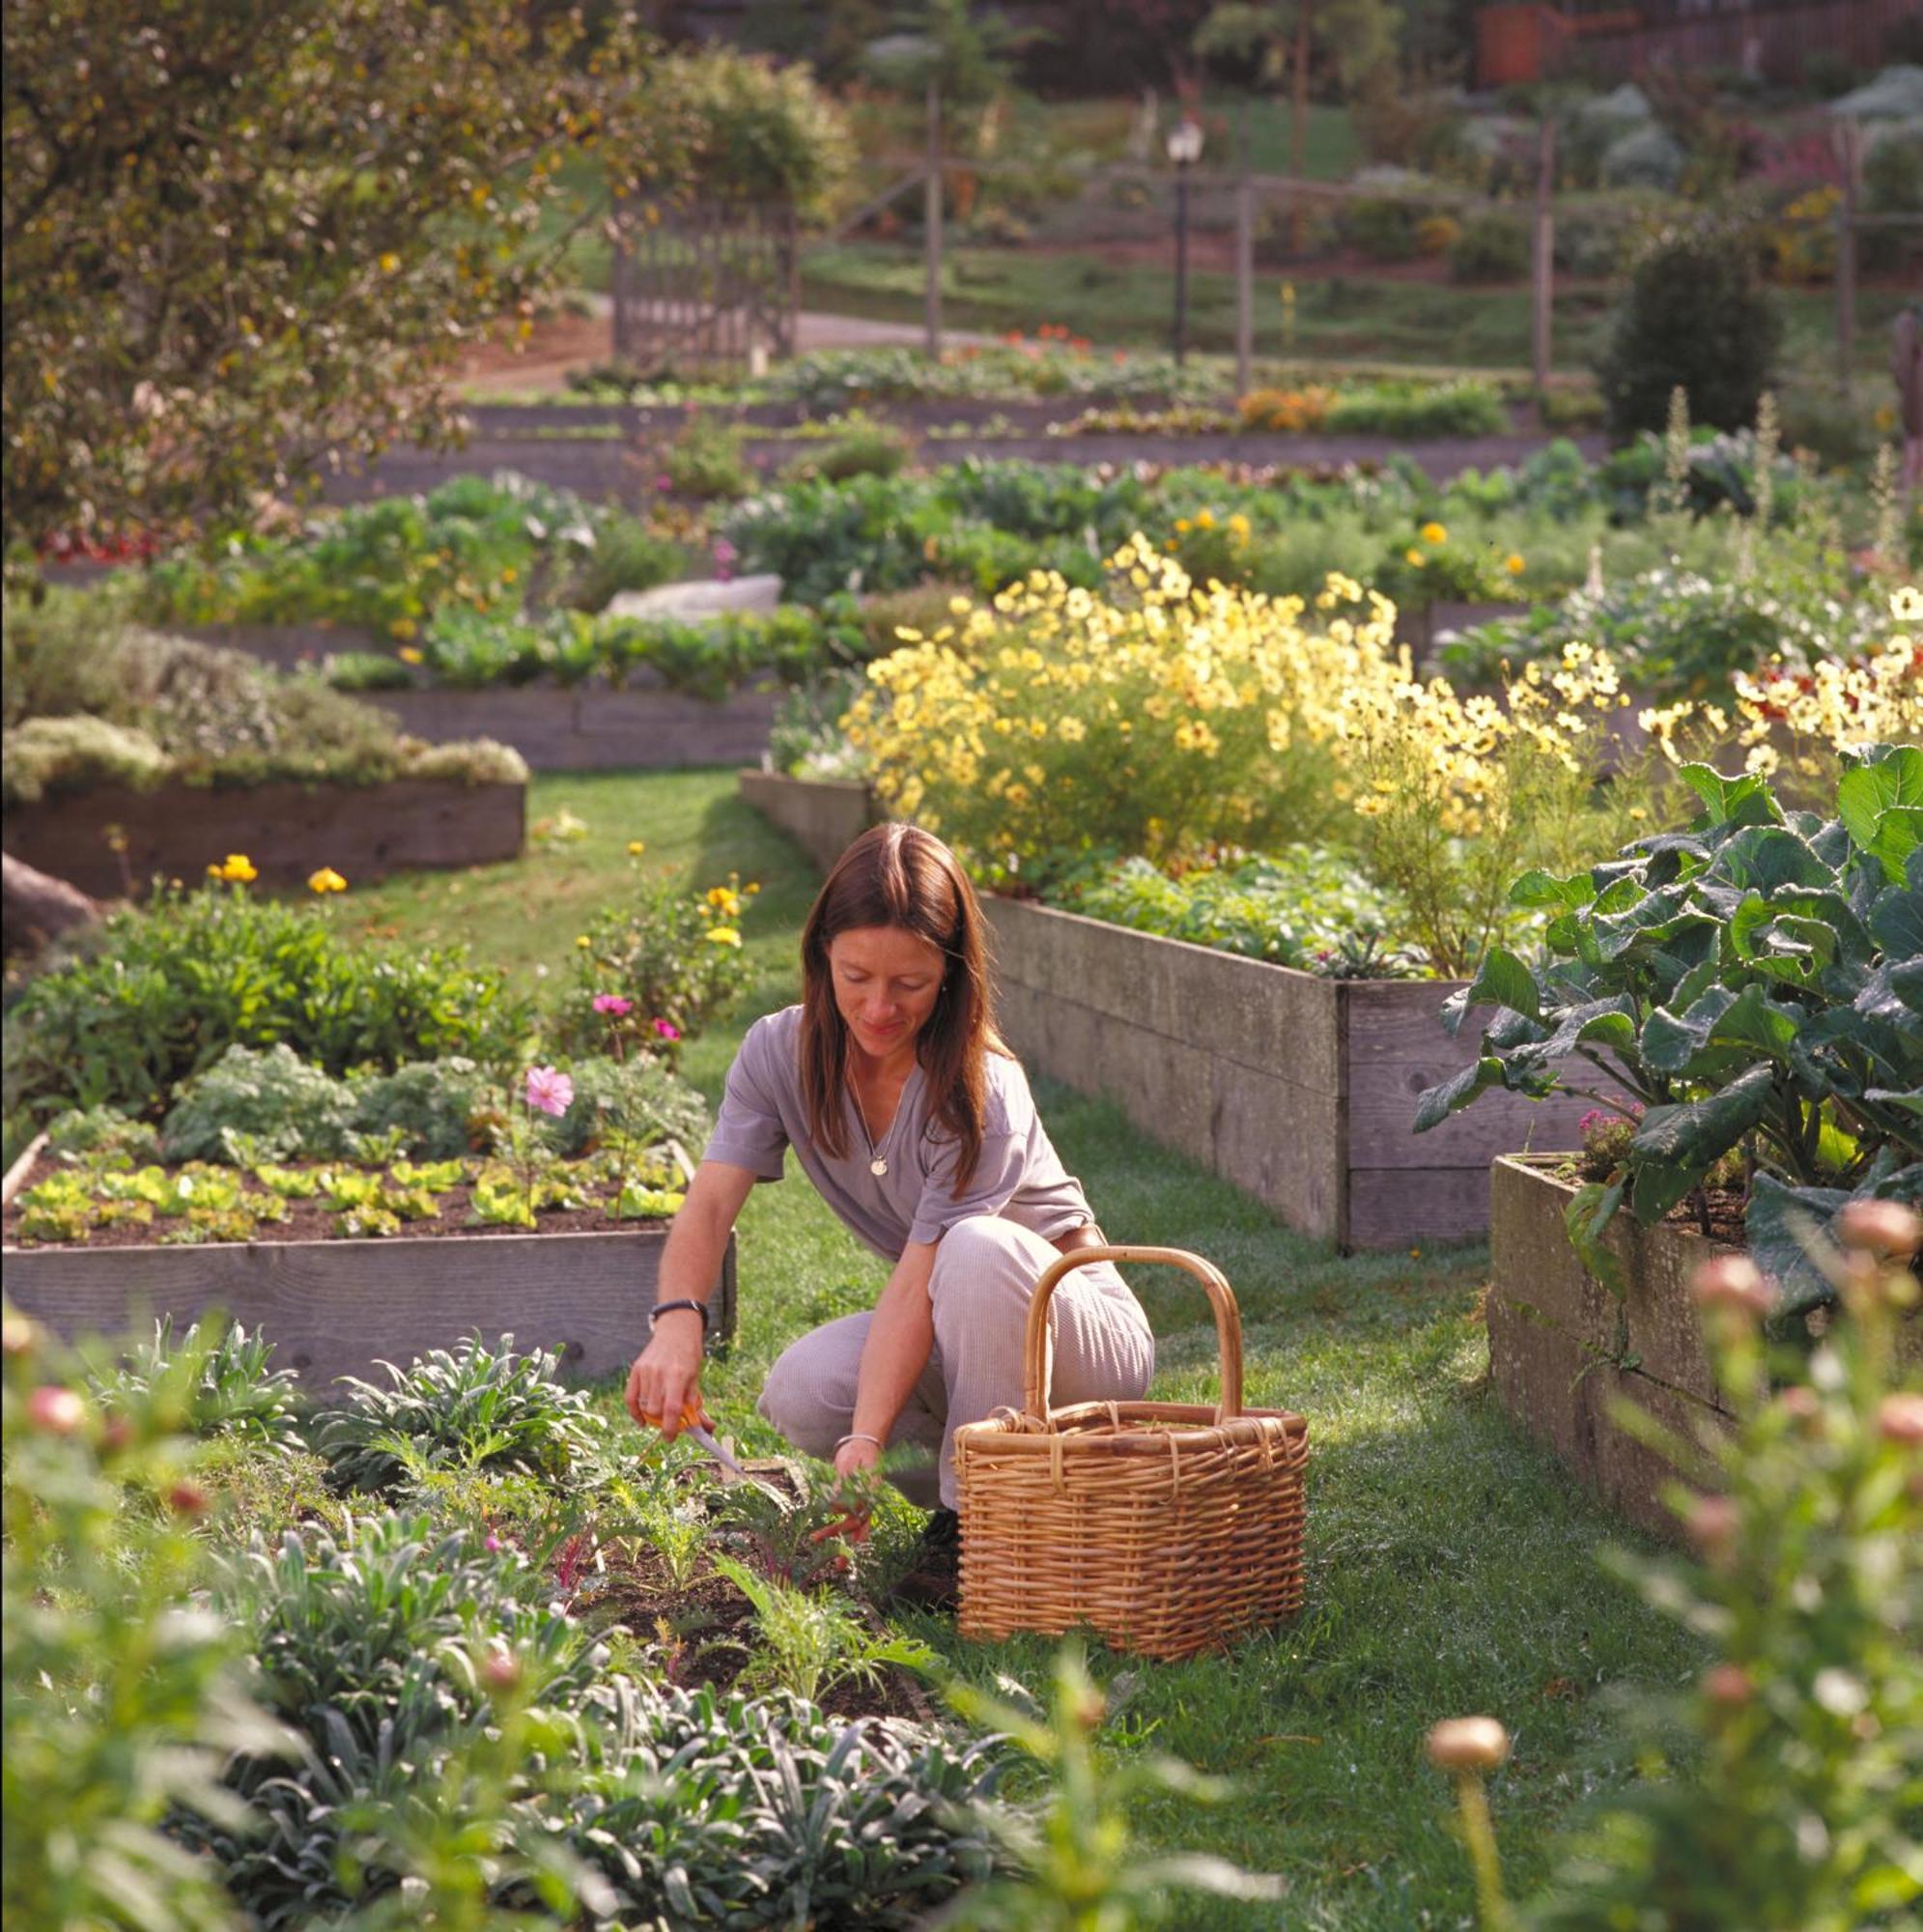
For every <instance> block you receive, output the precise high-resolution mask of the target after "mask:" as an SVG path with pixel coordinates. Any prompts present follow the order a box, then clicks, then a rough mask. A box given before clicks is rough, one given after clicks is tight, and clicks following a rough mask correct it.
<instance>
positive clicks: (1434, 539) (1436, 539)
mask: <svg viewBox="0 0 1923 1932" xmlns="http://www.w3.org/2000/svg"><path fill="white" fill-rule="evenodd" d="M1422 536H1423V542H1424V543H1426V544H1439V543H1447V542H1448V541H1449V532H1448V531H1447V530H1446V529H1444V528H1443V527H1442V526H1441V525H1440V524H1425V525H1424V526H1423V530H1422Z"/></svg>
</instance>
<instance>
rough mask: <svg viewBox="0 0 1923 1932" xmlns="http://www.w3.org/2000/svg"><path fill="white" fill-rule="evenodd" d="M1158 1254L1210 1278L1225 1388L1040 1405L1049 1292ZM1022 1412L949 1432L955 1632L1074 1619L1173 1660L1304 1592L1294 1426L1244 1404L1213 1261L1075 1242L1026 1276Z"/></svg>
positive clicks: (1237, 1344) (1230, 1323)
mask: <svg viewBox="0 0 1923 1932" xmlns="http://www.w3.org/2000/svg"><path fill="white" fill-rule="evenodd" d="M1105 1261H1106V1262H1164V1263H1168V1264H1172V1265H1174V1266H1175V1267H1184V1268H1187V1269H1188V1270H1189V1272H1190V1273H1191V1274H1193V1275H1194V1276H1195V1277H1196V1278H1197V1279H1198V1280H1199V1281H1200V1282H1201V1283H1202V1287H1203V1288H1204V1289H1205V1290H1206V1291H1207V1293H1208V1298H1209V1301H1210V1302H1211V1304H1213V1306H1214V1309H1215V1332H1216V1336H1217V1338H1218V1340H1219V1342H1220V1344H1221V1350H1222V1400H1221V1402H1220V1404H1218V1405H1217V1406H1215V1407H1213V1408H1211V1407H1208V1406H1203V1405H1201V1404H1193V1403H1176V1402H1099V1403H1080V1404H1077V1405H1076V1406H1073V1407H1071V1408H1060V1409H1050V1408H1049V1406H1048V1389H1047V1362H1046V1350H1047V1344H1048V1303H1049V1297H1050V1295H1052V1294H1053V1293H1055V1288H1056V1284H1057V1283H1058V1282H1060V1280H1061V1279H1062V1277H1063V1276H1064V1275H1066V1274H1068V1273H1070V1272H1071V1271H1072V1270H1074V1269H1075V1268H1078V1267H1087V1266H1089V1264H1091V1263H1095V1262H1105ZM1024 1367H1025V1375H1024V1384H1025V1389H1026V1394H1025V1398H1024V1402H1023V1411H1022V1413H1020V1414H1017V1413H1016V1412H1015V1411H1014V1410H1013V1409H1010V1408H1000V1409H997V1410H996V1411H995V1413H994V1414H993V1415H991V1416H990V1417H989V1418H988V1419H987V1420H986V1421H985V1422H974V1423H969V1424H967V1425H965V1426H964V1427H963V1428H961V1429H958V1430H957V1431H956V1432H955V1468H956V1474H957V1478H958V1481H959V1484H960V1491H961V1533H962V1548H961V1618H960V1628H961V1632H962V1634H963V1635H964V1636H973V1637H1006V1636H1012V1635H1014V1634H1015V1633H1016V1632H1018V1631H1039V1632H1044V1633H1048V1634H1058V1633H1060V1632H1062V1631H1066V1630H1070V1629H1073V1628H1075V1627H1077V1626H1086V1627H1088V1628H1089V1629H1091V1630H1093V1631H1094V1632H1095V1633H1096V1634H1098V1635H1100V1636H1101V1637H1103V1638H1104V1639H1106V1640H1107V1641H1108V1642H1110V1643H1112V1644H1115V1645H1117V1647H1118V1648H1121V1649H1124V1650H1132V1651H1137V1652H1139V1653H1141V1654H1142V1655H1144V1656H1146V1657H1159V1658H1173V1657H1188V1656H1191V1655H1192V1654H1193V1653H1195V1652H1196V1651H1200V1650H1207V1649H1210V1648H1213V1647H1214V1646H1217V1645H1219V1644H1223V1643H1226V1642H1227V1641H1229V1640H1230V1638H1232V1637H1234V1636H1236V1635H1237V1634H1241V1633H1243V1632H1245V1631H1250V1630H1255V1629H1258V1628H1259V1627H1260V1626H1261V1625H1264V1624H1271V1623H1274V1622H1276V1621H1277V1620H1278V1619H1279V1618H1282V1617H1285V1616H1287V1615H1289V1614H1290V1613H1291V1612H1293V1611H1295V1610H1297V1609H1299V1608H1300V1607H1301V1605H1302V1529H1303V1513H1304V1503H1303V1492H1302V1473H1303V1468H1304V1465H1305V1464H1306V1463H1307V1462H1308V1460H1309V1435H1308V1425H1307V1424H1306V1423H1305V1422H1304V1421H1303V1419H1302V1418H1301V1417H1300V1416H1299V1415H1290V1414H1287V1413H1285V1412H1284V1411H1281V1410H1278V1409H1254V1410H1245V1409H1244V1408H1243V1406H1242V1323H1241V1318H1240V1316H1239V1315H1238V1314H1237V1312H1236V1308H1235V1297H1234V1295H1233V1293H1230V1287H1229V1284H1228V1282H1227V1281H1225V1280H1224V1279H1223V1277H1222V1274H1221V1272H1220V1271H1219V1270H1218V1269H1217V1268H1215V1267H1214V1266H1213V1265H1211V1264H1209V1263H1208V1262H1205V1261H1203V1260H1202V1257H1201V1256H1200V1255H1192V1254H1188V1253H1185V1252H1184V1251H1183V1250H1181V1249H1179V1248H1080V1249H1077V1250H1076V1251H1075V1252H1074V1253H1073V1254H1070V1255H1064V1256H1063V1257H1062V1258H1061V1260H1060V1261H1059V1262H1056V1263H1054V1264H1052V1265H1051V1266H1050V1267H1049V1268H1048V1270H1047V1271H1046V1272H1045V1273H1044V1274H1043V1275H1042V1278H1041V1279H1040V1280H1039V1281H1038V1282H1037V1283H1036V1284H1035V1292H1034V1296H1033V1298H1032V1300H1031V1302H1030V1303H1029V1321H1028V1333H1027V1338H1026V1342H1025V1345H1024Z"/></svg>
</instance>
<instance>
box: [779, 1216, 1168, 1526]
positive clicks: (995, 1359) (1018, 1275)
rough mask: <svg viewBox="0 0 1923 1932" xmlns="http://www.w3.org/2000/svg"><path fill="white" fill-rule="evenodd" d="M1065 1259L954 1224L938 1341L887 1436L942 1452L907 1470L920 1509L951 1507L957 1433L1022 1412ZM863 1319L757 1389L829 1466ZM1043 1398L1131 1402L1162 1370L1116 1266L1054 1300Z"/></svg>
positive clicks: (784, 1426)
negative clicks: (1027, 1367) (1006, 1411)
mask: <svg viewBox="0 0 1923 1932" xmlns="http://www.w3.org/2000/svg"><path fill="white" fill-rule="evenodd" d="M1058 1260H1060V1253H1059V1251H1058V1250H1057V1249H1056V1248H1055V1246H1054V1245H1053V1244H1052V1243H1051V1242H1048V1241H1045V1240H1043V1239H1042V1237H1041V1236H1039V1235H1035V1234H1031V1233H1030V1231H1029V1230H1028V1229H1026V1228H1023V1227H1018V1226H1017V1225H1016V1224H1015V1223H1014V1222H1013V1221H1004V1220H1001V1219H999V1218H997V1217H994V1216H990V1215H985V1214H977V1215H973V1216H971V1217H970V1218H969V1219H968V1220H966V1221H958V1222H956V1224H955V1225H954V1226H953V1227H952V1228H950V1229H949V1230H948V1232H947V1234H946V1235H944V1236H942V1240H941V1245H940V1246H939V1247H937V1248H936V1250H935V1271H934V1274H933V1276H932V1277H931V1278H930V1280H929V1283H928V1296H929V1300H930V1302H931V1303H932V1305H933V1308H934V1316H935V1346H934V1350H933V1351H932V1352H931V1354H930V1355H929V1358H928V1367H927V1369H926V1370H925V1371H924V1372H923V1374H922V1377H921V1379H920V1381H919V1383H917V1385H916V1388H915V1392H914V1393H913V1394H912V1395H911V1396H910V1397H909V1398H908V1403H907V1406H905V1407H904V1408H903V1409H902V1411H901V1414H900V1416H899V1418H898V1419H897V1420H896V1422H895V1425H894V1428H893V1430H892V1432H891V1435H890V1436H889V1441H890V1445H891V1446H892V1445H894V1444H896V1443H901V1442H913V1443H918V1444H919V1445H921V1446H922V1447H924V1448H927V1449H929V1450H932V1451H934V1452H935V1465H934V1467H932V1468H929V1469H924V1470H908V1469H904V1470H902V1471H901V1472H900V1474H899V1475H897V1476H896V1477H895V1482H896V1485H897V1487H898V1488H899V1489H900V1490H901V1492H902V1493H903V1494H904V1495H906V1496H908V1497H910V1498H911V1499H912V1500H913V1501H915V1502H918V1503H920V1504H922V1505H923V1506H924V1507H925V1506H928V1505H931V1504H932V1503H933V1502H934V1501H935V1499H936V1497H937V1495H938V1494H939V1496H940V1499H941V1501H942V1502H943V1503H944V1504H946V1505H947V1507H948V1508H949V1509H953V1508H954V1507H955V1471H954V1446H955V1431H956V1430H957V1429H959V1428H960V1427H961V1425H962V1424H963V1423H965V1422H980V1421H981V1420H983V1418H984V1417H986V1416H987V1415H988V1414H989V1413H990V1412H991V1411H992V1410H994V1409H997V1408H1000V1407H1003V1406H1006V1407H1009V1408H1020V1407H1021V1406H1022V1335H1023V1330H1024V1327H1025V1325H1026V1323H1027V1321H1028V1313H1029V1300H1030V1297H1031V1296H1032V1294H1033V1293H1034V1286H1035V1283H1036V1282H1037V1281H1038V1280H1039V1279H1040V1278H1041V1273H1042V1270H1043V1269H1044V1268H1046V1267H1047V1266H1048V1264H1050V1263H1051V1262H1053V1261H1058ZM872 1320H873V1317H872V1316H868V1315H844V1316H842V1317H841V1319H840V1320H839V1321H829V1322H825V1323H823V1325H822V1326H821V1327H819V1328H813V1329H810V1330H809V1331H808V1333H807V1334H806V1335H804V1336H803V1337H802V1338H801V1339H800V1340H799V1341H798V1342H794V1343H791V1344H790V1345H789V1347H788V1348H786V1349H785V1350H782V1352H781V1354H780V1356H779V1358H778V1360H777V1361H776V1363H775V1366H774V1367H773V1368H772V1369H770V1370H769V1372H768V1380H767V1382H766V1384H765V1385H764V1386H763V1388H762V1391H761V1401H760V1404H759V1405H758V1406H759V1407H760V1410H761V1413H762V1414H763V1415H765V1416H766V1417H767V1418H768V1420H769V1421H770V1422H772V1423H773V1424H774V1425H775V1427H776V1428H777V1429H778V1430H779V1431H780V1432H781V1434H782V1435H784V1436H786V1437H787V1439H788V1440H789V1441H790V1442H792V1443H793V1444H794V1445H795V1447H796V1448H797V1449H801V1450H805V1451H806V1453H807V1454H808V1455H810V1456H819V1457H821V1458H822V1459H823V1460H824V1461H828V1460H832V1459H833V1457H834V1445H835V1443H836V1442H837V1441H838V1440H839V1439H840V1437H841V1436H843V1435H846V1434H847V1433H848V1431H849V1429H850V1428H851V1427H853V1421H854V1414H855V1382H856V1378H857V1374H858V1372H859V1370H860V1368H861V1364H862V1345H863V1343H864V1342H865V1341H866V1340H867V1336H868V1323H869V1321H872ZM1048 1329H1049V1353H1050V1358H1051V1370H1050V1376H1049V1382H1048V1399H1049V1402H1050V1403H1051V1405H1052V1406H1055V1407H1057V1408H1060V1407H1062V1406H1065V1405H1067V1404H1069V1403H1074V1402H1132V1401H1134V1400H1136V1399H1137V1398H1139V1397H1140V1396H1142V1395H1143V1394H1144V1393H1145V1391H1146V1389H1147V1387H1148V1382H1149V1378H1151V1377H1152V1376H1153V1375H1154V1373H1155V1337H1154V1335H1153V1334H1152V1333H1151V1332H1150V1331H1149V1327H1148V1318H1147V1317H1146V1316H1145V1315H1144V1314H1143V1312H1142V1307H1141V1304H1140V1303H1139V1302H1138V1301H1137V1300H1136V1298H1135V1296H1134V1295H1133V1294H1131V1293H1129V1289H1128V1284H1127V1283H1126V1282H1124V1281H1123V1280H1122V1278H1121V1276H1120V1275H1119V1274H1117V1272H1116V1270H1115V1267H1114V1264H1111V1263H1109V1262H1097V1263H1094V1264H1091V1265H1090V1266H1088V1267H1083V1268H1077V1269H1076V1270H1075V1271H1074V1272H1073V1273H1072V1274H1070V1275H1068V1276H1067V1277H1066V1278H1065V1279H1064V1280H1063V1281H1062V1282H1061V1283H1060V1286H1058V1287H1057V1289H1056V1291H1055V1293H1054V1294H1053V1295H1052V1296H1050V1298H1049V1305H1048Z"/></svg>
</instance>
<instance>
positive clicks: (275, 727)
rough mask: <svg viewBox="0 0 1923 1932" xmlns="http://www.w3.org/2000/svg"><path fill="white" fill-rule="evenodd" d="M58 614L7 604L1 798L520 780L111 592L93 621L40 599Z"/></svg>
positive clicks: (474, 749)
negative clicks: (8, 672) (160, 620)
mask: <svg viewBox="0 0 1923 1932" xmlns="http://www.w3.org/2000/svg"><path fill="white" fill-rule="evenodd" d="M47 607H49V608H50V609H51V610H52V611H54V612H56V614H55V615H54V616H53V617H51V618H49V617H48V616H47V615H46V614H45V613H44V612H43V611H32V610H30V609H28V608H27V607H24V606H23V605H20V604H15V603H10V604H9V606H8V608H7V615H6V622H7V627H8V630H9V633H10V636H11V635H13V634H15V633H19V634H22V636H21V642H20V646H19V648H18V650H17V651H16V652H15V653H14V656H15V659H16V661H17V662H18V663H20V665H21V666H22V668H23V669H22V676H21V680H20V684H19V686H18V687H16V688H14V689H13V690H10V692H9V696H8V714H9V717H10V719H11V720H13V721H14V722H12V723H10V725H9V726H8V729H7V732H6V737H5V753H4V758H5V763H4V777H3V778H0V788H4V791H5V795H6V796H7V797H8V798H9V799H10V800H12V799H20V800H31V799H37V798H39V797H41V796H42V794H43V793H45V792H48V791H59V790H78V789H84V788H87V787H90V786H94V785H99V784H129V785H133V786H135V787H137V788H141V789H145V788H149V787H151V786H154V785H156V784H160V783H163V782H167V781H176V782H182V783H186V784H194V785H212V786H216V787H221V786H243V785H253V784H264V783H267V782H269V781H273V780H286V779H295V780H299V781H315V780H329V781H334V782H336V783H343V784H382V783H385V782H387V781H390V780H393V779H398V778H405V777H418V778H428V777H436V776H440V777H447V778H464V779H467V781H481V780H486V779H521V778H525V776H526V767H525V766H524V765H523V763H522V761H521V759H520V758H519V756H518V755H517V754H516V753H513V752H510V751H507V750H505V749H504V748H503V747H500V746H497V745H489V744H487V743H485V742H479V743H475V744H472V745H434V746H427V745H422V744H420V743H418V742H417V741H415V740H412V739H408V738H404V737H402V736H401V735H400V734H399V733H397V731H396V730H395V728H394V724H393V721H392V720H391V719H390V718H389V717H388V716H387V715H386V714H385V713H384V712H382V711H380V710H378V709H376V708H375V707H373V706H372V705H366V704H360V703H357V702H356V701H355V700H354V699H353V698H352V697H349V696H346V695H344V694H343V693H340V692H336V691H331V690H329V689H328V688H327V687H326V686H325V685H323V684H321V683H319V682H318V681H316V680H314V679H311V678H307V677H301V676H289V675H287V674H284V673H282V672H280V671H277V670H274V669H272V668H270V667H269V666H267V665H263V664H261V663H260V662H259V661H258V660H256V659H254V658H252V657H250V656H248V655H247V654H246V653H244V652H241V651H230V650H222V649H219V648H216V647H215V646H212V645H209V644H202V643H197V642H195V641H193V640H191V639H185V638H169V637H162V636H159V635H157V634H156V633H154V632H151V631H144V630H140V629H138V628H135V627H132V626H129V625H127V623H126V622H125V621H124V620H123V618H122V616H121V615H120V607H119V602H118V600H116V599H103V600H100V601H99V606H98V610H97V611H96V613H95V614H96V621H95V622H94V623H93V624H91V625H90V624H88V623H85V622H82V621H79V613H80V611H83V610H85V609H86V608H87V607H86V606H85V605H84V604H83V603H82V602H81V600H79V599H78V598H77V596H75V595H74V594H72V593H67V594H64V595H63V594H56V595H55V596H52V597H49V598H48V599H47Z"/></svg>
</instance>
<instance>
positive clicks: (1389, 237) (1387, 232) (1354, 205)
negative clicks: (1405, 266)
mask: <svg viewBox="0 0 1923 1932" xmlns="http://www.w3.org/2000/svg"><path fill="white" fill-rule="evenodd" d="M1416 221H1417V214H1416V210H1415V208H1414V206H1413V205H1412V204H1410V203H1408V202H1405V201H1386V200H1362V201H1352V202H1350V203H1349V206H1348V211H1347V213H1346V215H1345V216H1344V217H1343V229H1344V231H1345V233H1346V235H1347V238H1348V241H1349V242H1350V244H1351V245H1352V246H1353V247H1354V249H1355V250H1356V252H1357V253H1358V254H1360V255H1363V256H1365V257H1367V259H1368V260H1370V261H1372V262H1406V261H1409V260H1411V259H1412V258H1413V257H1414V255H1415V252H1416V247H1417V242H1416Z"/></svg>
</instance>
